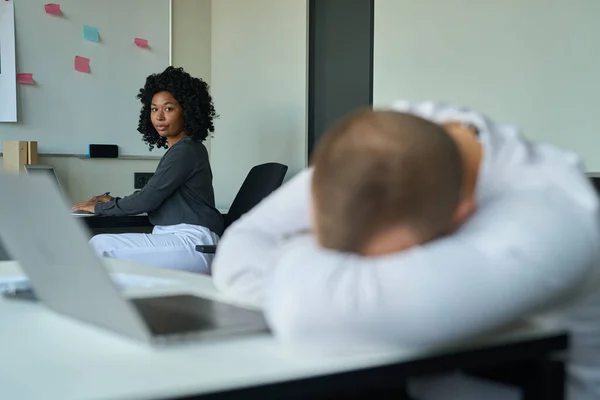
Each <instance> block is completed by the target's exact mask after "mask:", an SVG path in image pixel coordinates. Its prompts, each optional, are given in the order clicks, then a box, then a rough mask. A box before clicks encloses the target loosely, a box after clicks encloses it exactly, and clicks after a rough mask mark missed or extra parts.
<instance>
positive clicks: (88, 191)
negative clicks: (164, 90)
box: [0, 0, 211, 201]
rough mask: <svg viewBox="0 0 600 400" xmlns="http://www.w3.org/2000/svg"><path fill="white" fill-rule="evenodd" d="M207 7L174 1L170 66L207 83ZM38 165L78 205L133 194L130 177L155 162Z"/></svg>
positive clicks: (55, 160) (53, 161)
mask: <svg viewBox="0 0 600 400" xmlns="http://www.w3.org/2000/svg"><path fill="white" fill-rule="evenodd" d="M210 5H211V0H173V49H172V51H173V64H174V65H178V66H183V67H184V68H185V69H186V70H187V71H188V72H190V73H191V74H192V75H195V76H200V77H202V78H203V79H204V80H206V81H207V82H210V67H211V65H210V20H211V18H210V13H211V11H210ZM17 40H18V39H17ZM49 57H51V56H49ZM156 72H160V71H156ZM143 78H144V77H142V78H141V79H142V82H143ZM135 94H136V93H133V94H132V96H135ZM67 107H68V105H67ZM135 118H137V115H136V117H135ZM133 134H136V132H134V133H133ZM138 136H139V135H138ZM140 141H141V139H140ZM208 146H210V144H208ZM1 160H2V158H1V157H0V162H1ZM39 163H40V164H49V165H52V166H54V167H55V168H56V170H57V172H58V174H59V176H60V178H61V180H62V183H63V186H65V189H66V190H67V192H68V195H69V197H71V199H73V201H78V200H87V199H89V198H90V197H91V196H93V195H96V194H98V193H103V192H105V191H110V192H111V194H113V195H118V196H123V195H127V194H130V193H131V192H133V190H134V187H133V174H134V173H135V172H154V170H155V169H156V165H157V164H158V161H157V160H100V159H93V160H92V159H85V160H82V159H79V158H75V157H40V159H39ZM0 169H1V163H0Z"/></svg>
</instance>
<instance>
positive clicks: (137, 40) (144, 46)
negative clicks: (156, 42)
mask: <svg viewBox="0 0 600 400" xmlns="http://www.w3.org/2000/svg"><path fill="white" fill-rule="evenodd" d="M133 43H135V45H136V46H137V47H141V48H142V49H147V48H149V47H150V46H148V41H147V40H146V39H142V38H135V39H133Z"/></svg>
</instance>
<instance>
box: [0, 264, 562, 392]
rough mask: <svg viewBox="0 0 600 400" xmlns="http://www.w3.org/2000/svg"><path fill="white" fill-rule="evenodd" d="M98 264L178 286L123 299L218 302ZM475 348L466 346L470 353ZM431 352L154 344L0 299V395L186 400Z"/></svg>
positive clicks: (135, 291)
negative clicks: (182, 297) (185, 296)
mask: <svg viewBox="0 0 600 400" xmlns="http://www.w3.org/2000/svg"><path fill="white" fill-rule="evenodd" d="M106 265H107V267H108V269H109V270H111V271H118V272H124V273H130V274H139V275H147V276H153V277H163V278H169V279H176V280H178V281H180V282H181V285H177V286H165V287H160V288H151V289H149V288H129V289H127V290H126V294H127V295H133V296H137V295H147V294H171V293H182V292H185V293H193V294H198V295H202V296H206V297H210V298H213V299H220V295H219V294H218V293H217V292H216V291H215V289H214V287H213V286H212V283H211V280H210V278H208V277H206V276H199V275H192V274H188V273H183V272H177V271H168V270H160V269H155V268H151V267H145V266H140V265H135V264H132V263H126V262H120V261H116V260H106ZM15 275H21V271H20V269H19V267H18V264H17V263H16V262H13V261H7V262H0V276H15ZM221 299H222V298H221ZM558 332H559V331H558V330H551V329H549V328H542V327H536V326H527V327H522V328H519V329H516V330H511V331H510V332H508V333H504V334H502V335H498V336H495V337H493V338H487V339H485V340H483V342H487V343H494V344H496V343H504V342H510V341H519V340H520V339H523V338H532V337H543V336H547V335H549V334H555V333H558ZM481 345H482V344H481V343H480V344H478V345H477V344H474V343H473V342H472V343H471V344H470V345H469V347H470V348H473V347H474V346H476V347H477V346H478V347H481ZM439 351H440V350H438V351H436V352H437V353H439ZM432 352H433V351H429V352H427V351H423V350H422V349H421V350H419V349H407V348H396V347H395V348H393V349H391V348H385V349H384V348H379V349H377V350H374V349H372V350H370V351H368V352H366V351H365V352H359V353H354V354H343V355H342V354H328V355H317V354H316V353H310V352H308V353H307V352H305V351H293V350H291V349H288V348H285V347H284V346H282V345H281V344H279V343H278V342H277V341H276V340H275V339H274V338H273V337H271V336H269V335H260V336H253V337H247V338H235V339H231V338H230V339H226V340H225V339H223V340H220V341H214V340H213V341H204V342H197V343H193V344H185V345H177V346H169V347H161V348H153V347H150V346H149V345H146V344H142V343H138V342H135V341H132V340H130V339H128V338H125V337H121V336H118V335H116V334H113V333H111V332H108V331H104V330H100V329H97V328H94V327H91V326H89V325H86V324H83V323H80V322H79V321H75V320H72V319H70V318H67V317H64V316H62V315H59V314H57V313H55V312H53V311H51V310H49V309H47V308H45V307H44V306H43V305H42V304H41V303H36V302H26V301H21V300H8V299H5V298H3V297H1V296H0V398H2V399H44V400H47V399H62V400H69V399H120V400H126V399H155V398H161V397H169V396H171V397H175V396H185V395H192V394H202V393H209V392H213V391H219V390H224V389H233V388H241V387H245V386H253V385H257V384H265V383H273V382H278V381H285V380H289V379H297V378H306V377H311V376H317V375H322V374H325V373H332V372H343V371H348V370H353V369H359V368H363V367H373V366H377V365H384V364H388V363H392V362H399V361H403V360H411V359H416V358H423V357H427V356H428V353H429V354H431V353H432Z"/></svg>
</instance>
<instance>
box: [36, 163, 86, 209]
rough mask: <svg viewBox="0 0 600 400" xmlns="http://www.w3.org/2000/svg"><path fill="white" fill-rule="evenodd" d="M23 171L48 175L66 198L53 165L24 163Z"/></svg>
mask: <svg viewBox="0 0 600 400" xmlns="http://www.w3.org/2000/svg"><path fill="white" fill-rule="evenodd" d="M25 172H26V173H27V175H46V176H48V177H50V179H52V182H54V184H55V185H56V186H57V187H58V189H59V190H60V193H61V194H62V195H63V196H64V197H65V198H67V199H68V196H67V193H66V192H65V190H64V189H63V187H62V184H61V183H60V179H58V173H56V170H55V169H54V167H52V166H50V165H41V164H25ZM71 214H75V215H89V214H93V213H90V212H88V211H71Z"/></svg>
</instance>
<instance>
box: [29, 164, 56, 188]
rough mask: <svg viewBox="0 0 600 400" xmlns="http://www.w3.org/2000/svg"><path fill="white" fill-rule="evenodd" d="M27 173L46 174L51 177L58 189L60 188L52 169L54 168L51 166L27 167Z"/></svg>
mask: <svg viewBox="0 0 600 400" xmlns="http://www.w3.org/2000/svg"><path fill="white" fill-rule="evenodd" d="M27 174H28V175H42V174H46V175H48V176H49V177H51V178H52V181H53V182H55V183H56V186H58V188H59V189H62V188H61V187H60V183H59V182H58V178H57V176H56V172H55V171H54V168H52V167H44V168H27Z"/></svg>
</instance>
